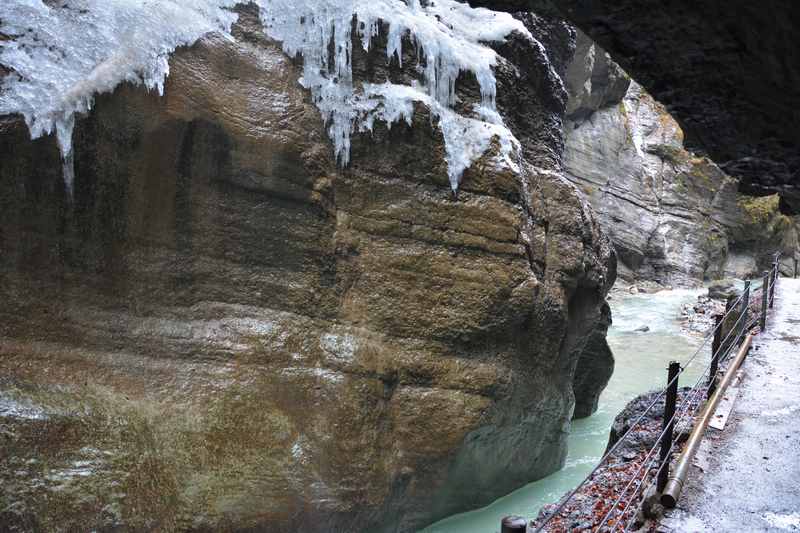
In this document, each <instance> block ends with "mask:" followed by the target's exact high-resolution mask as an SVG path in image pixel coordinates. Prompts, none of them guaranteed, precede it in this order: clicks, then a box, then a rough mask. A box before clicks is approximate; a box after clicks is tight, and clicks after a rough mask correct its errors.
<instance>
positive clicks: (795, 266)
mask: <svg viewBox="0 0 800 533" xmlns="http://www.w3.org/2000/svg"><path fill="white" fill-rule="evenodd" d="M794 277H795V278H797V257H795V258H794Z"/></svg>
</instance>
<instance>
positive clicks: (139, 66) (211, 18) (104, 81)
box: [0, 0, 533, 191]
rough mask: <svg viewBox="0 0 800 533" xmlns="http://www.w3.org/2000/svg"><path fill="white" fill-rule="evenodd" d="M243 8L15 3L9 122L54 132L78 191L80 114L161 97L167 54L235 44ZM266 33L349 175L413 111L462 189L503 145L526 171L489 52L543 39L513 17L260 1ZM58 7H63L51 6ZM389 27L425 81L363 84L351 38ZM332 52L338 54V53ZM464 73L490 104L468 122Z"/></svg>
mask: <svg viewBox="0 0 800 533" xmlns="http://www.w3.org/2000/svg"><path fill="white" fill-rule="evenodd" d="M238 3H240V0H180V1H178V0H160V1H158V2H151V1H146V0H71V1H69V2H67V1H61V2H48V3H47V4H45V3H44V2H43V1H42V0H6V1H4V2H3V3H2V4H0V33H2V34H5V35H7V36H9V37H11V39H10V40H7V41H0V65H4V66H6V67H8V68H10V69H12V71H13V72H12V74H11V75H9V76H7V77H6V78H5V79H4V80H3V83H2V86H0V114H11V113H19V114H21V115H23V116H24V117H25V121H26V123H27V124H28V128H29V129H30V133H31V136H32V137H33V138H37V137H40V136H42V135H45V134H49V133H52V132H54V131H55V133H56V135H57V137H58V141H59V146H60V147H61V152H62V156H63V158H64V162H65V165H64V168H65V171H64V180H65V184H66V187H67V190H68V191H71V189H72V179H73V178H72V164H71V157H72V130H73V127H74V122H75V114H76V113H85V112H87V111H88V110H89V109H91V106H92V103H93V98H94V95H96V94H98V93H103V92H109V91H112V90H113V89H114V88H115V87H117V86H118V85H119V84H121V83H123V82H133V83H141V84H144V85H145V86H147V87H148V88H149V89H151V90H158V91H159V93H162V92H163V87H164V80H165V78H166V76H167V75H168V74H169V64H168V58H169V55H170V54H171V53H172V52H174V51H175V49H176V48H178V47H179V46H183V45H191V44H193V43H194V42H196V41H197V40H198V39H199V38H200V37H202V36H203V35H205V34H206V33H209V32H220V33H222V34H223V35H226V36H228V37H230V33H229V32H230V28H231V25H232V24H233V23H234V22H235V21H236V18H237V16H236V14H235V13H234V12H233V11H231V9H230V8H232V7H233V6H234V5H235V4H238ZM254 3H256V4H257V5H258V6H259V8H260V14H261V20H262V23H263V24H264V28H265V31H266V32H267V34H268V35H269V36H270V37H271V38H273V39H275V40H277V41H280V42H281V43H282V47H283V50H284V52H285V53H286V54H288V55H290V56H298V55H300V56H302V58H303V61H304V66H303V76H302V78H301V79H300V83H301V84H302V85H303V86H304V87H305V88H306V89H308V90H309V91H310V92H311V95H312V97H313V100H314V102H315V104H316V106H317V108H318V109H319V111H320V113H321V114H322V116H323V118H324V119H325V121H326V123H327V124H328V133H329V135H330V137H331V140H332V141H333V144H334V148H335V151H336V156H337V158H338V160H339V162H340V163H341V164H342V165H347V164H348V162H349V157H350V135H351V134H352V133H353V132H354V131H361V132H364V131H371V129H372V125H373V123H374V121H375V120H382V121H386V122H387V123H388V124H389V125H390V126H391V124H392V123H394V122H397V121H399V120H405V121H407V122H409V123H410V120H411V114H412V112H413V104H414V103H415V102H418V103H421V104H423V105H426V106H427V107H428V108H429V109H430V110H431V112H432V115H433V116H434V117H436V118H437V119H438V121H439V127H440V128H441V130H442V134H443V136H444V140H445V144H446V153H447V163H448V175H449V179H450V184H451V187H452V188H453V190H456V189H457V188H458V185H459V181H460V179H461V175H462V173H463V172H464V170H465V169H466V168H468V167H469V166H470V165H471V164H472V163H473V162H474V161H475V160H476V159H478V158H479V157H481V156H482V155H483V154H484V153H485V151H486V150H487V149H488V148H489V146H490V145H491V142H492V139H494V138H497V139H498V140H499V142H500V147H501V154H500V157H501V159H502V160H503V161H504V162H505V163H506V164H508V165H509V166H510V167H511V168H516V165H515V162H514V159H515V156H514V153H515V151H516V149H517V148H518V146H519V143H518V141H517V140H516V139H515V138H514V136H513V134H512V133H511V132H510V131H509V130H508V129H507V128H506V127H505V125H504V124H503V121H502V119H501V118H500V116H499V114H498V113H497V112H496V111H495V91H496V81H495V77H494V74H493V72H492V68H493V67H494V66H496V64H497V61H498V56H497V54H496V53H495V52H494V51H493V50H492V49H491V48H489V47H488V46H486V45H485V44H483V43H487V42H502V41H503V40H504V39H505V38H506V36H507V35H509V34H510V33H512V32H514V31H516V32H519V33H520V34H522V35H523V36H525V37H527V38H529V39H533V37H532V36H531V34H530V33H529V32H528V30H527V29H526V28H525V26H524V25H523V24H522V23H521V22H519V21H517V20H516V19H514V18H513V17H511V15H509V14H507V13H497V12H493V11H490V10H487V9H483V8H477V9H475V8H471V7H469V6H468V5H466V4H462V3H459V2H457V1H455V0H435V1H429V2H427V3H426V5H422V4H421V3H420V0H256V1H255V2H254ZM51 6H53V7H51ZM382 23H383V24H384V25H385V26H384V27H386V28H388V30H387V31H388V45H387V48H386V53H387V61H389V62H392V61H398V62H400V61H402V46H403V39H404V38H408V39H409V40H410V41H411V43H412V44H413V46H415V48H416V51H417V57H418V63H417V69H418V70H419V72H420V73H421V74H422V82H421V83H418V84H415V85H396V84H390V83H386V84H381V85H375V84H360V83H357V82H356V81H354V80H353V74H352V64H351V60H352V52H353V51H352V46H353V34H352V32H353V30H354V29H355V31H356V32H357V37H358V38H359V39H358V40H359V41H360V43H361V45H362V46H363V48H364V49H365V50H368V49H369V47H370V44H371V40H372V38H373V37H375V36H377V35H378V33H379V31H380V30H381V28H382V26H381V24H382ZM330 50H333V53H332V54H330V53H329V51H330ZM462 72H470V73H472V74H474V75H475V77H476V79H477V80H478V83H479V85H480V90H481V103H480V105H476V106H473V108H472V109H471V110H470V111H469V114H470V116H465V115H462V114H459V113H457V112H456V111H454V110H453V106H454V104H455V103H456V93H455V84H456V79H457V78H458V76H459V74H460V73H462Z"/></svg>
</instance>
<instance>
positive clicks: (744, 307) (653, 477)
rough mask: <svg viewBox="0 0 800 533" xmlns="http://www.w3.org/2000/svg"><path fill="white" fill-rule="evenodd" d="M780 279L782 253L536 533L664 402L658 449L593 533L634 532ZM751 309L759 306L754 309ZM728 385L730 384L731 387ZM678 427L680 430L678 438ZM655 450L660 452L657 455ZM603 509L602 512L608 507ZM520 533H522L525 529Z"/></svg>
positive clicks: (674, 367) (761, 319)
mask: <svg viewBox="0 0 800 533" xmlns="http://www.w3.org/2000/svg"><path fill="white" fill-rule="evenodd" d="M779 276H780V263H779V254H775V256H774V258H773V262H772V267H771V268H770V270H769V271H765V272H764V278H763V282H762V286H761V287H760V288H759V289H758V290H757V291H753V292H754V294H753V296H756V293H758V292H759V291H760V295H758V296H760V298H753V299H752V301H751V294H750V293H751V290H750V287H751V283H750V281H749V280H748V281H746V282H745V287H744V290H743V291H742V294H741V295H740V296H739V297H738V298H737V299H736V300H735V301H733V302H732V303H730V304H728V306H727V307H726V311H725V313H724V314H723V315H717V316H716V317H715V319H716V320H715V325H714V328H713V329H712V330H711V331H710V332H709V333H708V334H707V335H706V336H705V338H704V339H703V341H702V343H701V344H700V346H699V347H698V348H697V350H696V351H695V352H694V354H692V356H691V357H689V358H688V359H687V360H686V362H685V363H683V364H682V365H681V364H679V363H677V362H674V361H673V362H671V363H670V365H669V369H668V376H667V384H666V386H665V387H664V388H663V389H661V390H660V391H659V392H658V394H656V396H655V398H654V399H653V400H652V401H651V402H650V403H649V404H648V405H647V407H646V408H645V409H644V411H643V412H642V413H640V414H639V415H638V417H637V418H636V419H635V420H634V422H633V423H632V424H631V425H630V426H629V427H628V429H627V430H626V431H625V432H624V433H623V434H622V436H621V437H620V438H619V439H617V441H616V442H615V443H614V444H613V445H612V446H611V447H610V448H609V449H608V451H606V453H605V454H604V455H603V457H602V458H601V459H600V461H599V462H598V464H597V466H595V467H594V469H592V471H591V472H590V473H589V475H588V476H586V477H585V478H584V479H583V480H582V481H581V482H580V483H579V484H578V486H576V487H575V488H574V489H573V490H572V491H570V493H569V494H568V495H567V496H566V497H565V498H563V499H562V500H561V501H560V502H559V504H558V506H557V507H556V508H555V509H554V510H553V511H552V512H549V513H547V515H546V516H545V517H544V519H543V520H542V521H541V523H539V524H537V525H535V526H534V528H533V529H532V530H533V531H534V533H540V532H543V531H549V529H548V526H550V525H551V524H552V522H553V521H554V520H555V519H556V518H558V517H559V516H561V514H562V513H563V512H564V510H565V509H566V508H567V506H568V505H569V504H570V503H571V502H572V501H573V500H574V498H575V496H576V495H577V494H578V493H579V492H580V491H581V489H582V488H583V487H584V486H586V485H587V483H589V482H590V481H591V480H592V479H593V478H594V476H595V475H596V474H597V472H598V471H600V470H601V469H602V468H603V467H604V465H606V464H607V463H608V461H609V459H610V458H612V457H613V456H614V455H615V453H616V452H617V451H618V450H619V449H620V448H621V446H622V444H623V443H624V442H626V440H627V439H629V438H630V437H631V435H633V434H634V431H635V430H636V429H637V428H640V427H641V426H640V425H641V424H642V423H643V421H644V420H645V417H646V416H647V415H648V413H650V412H651V411H652V410H653V409H654V407H655V406H656V405H657V404H658V402H659V400H661V398H665V402H664V416H663V423H662V430H661V433H660V434H659V435H658V437H657V438H656V441H655V445H653V446H652V447H651V448H650V449H649V450H648V451H647V453H646V454H645V456H644V457H643V458H642V459H641V460H640V461H639V464H638V468H637V469H636V471H635V472H634V473H633V474H632V475H631V477H630V480H629V481H628V483H627V484H626V485H625V486H624V488H623V489H622V490H621V491H620V492H618V493H617V494H616V498H615V499H614V501H613V503H612V504H611V505H610V506H609V507H608V510H607V511H606V512H605V514H604V515H603V516H602V518H601V519H600V520H599V521H595V523H593V524H592V526H591V529H592V530H593V531H604V532H605V531H608V532H610V531H629V530H630V528H631V526H632V525H633V524H634V523H635V521H636V517H637V516H638V514H639V513H638V509H639V504H640V502H641V501H642V495H643V494H644V493H646V492H647V491H648V490H650V487H652V486H653V484H654V483H655V484H656V488H657V492H658V493H661V492H662V491H664V489H665V485H666V484H667V481H668V479H669V472H670V463H671V460H672V454H673V452H674V451H675V449H676V447H677V446H678V445H679V443H681V442H682V439H683V437H684V435H685V434H686V433H687V432H688V431H689V430H690V429H691V428H692V427H693V421H694V419H695V417H696V416H697V414H698V412H699V411H700V409H701V408H702V407H703V406H704V405H706V402H705V401H704V399H706V400H708V399H710V398H712V395H713V394H714V392H715V390H716V387H717V379H718V375H719V369H720V367H721V366H722V365H724V363H725V362H726V361H727V360H728V358H729V356H730V354H731V353H732V352H733V350H734V348H735V347H736V346H738V345H739V344H740V343H741V342H742V339H745V337H746V335H747V333H748V332H749V331H750V330H751V329H752V328H753V327H755V326H756V325H758V326H760V329H761V330H762V331H764V330H765V329H766V321H767V313H768V309H772V307H773V304H774V300H775V286H776V285H777V281H778V278H779ZM758 300H760V301H758ZM751 304H756V305H755V307H753V305H751ZM758 304H760V305H758ZM759 307H760V308H759ZM731 322H732V324H731ZM726 329H727V331H726ZM723 335H724V337H723ZM709 341H712V347H711V359H710V361H709V362H708V364H707V365H706V366H705V368H704V369H703V370H702V372H701V373H700V376H699V377H698V379H697V381H696V382H695V383H694V385H693V386H692V387H691V388H690V389H688V390H686V391H684V392H683V393H682V395H681V396H682V401H681V403H680V405H676V404H677V400H678V397H679V394H678V382H679V379H680V376H681V374H683V373H684V372H686V370H687V369H688V368H689V367H690V366H691V365H692V364H696V361H697V357H698V356H699V354H700V353H701V352H702V350H703V349H704V348H705V346H706V345H707V344H708V342H709ZM746 341H747V342H746V343H745V344H747V345H748V347H749V338H747V339H746ZM741 350H745V351H746V347H745V345H743V346H742V348H741ZM741 350H740V351H741ZM743 357H744V355H741V354H737V358H736V359H737V360H740V359H742V358H743ZM724 384H725V385H727V383H724ZM721 392H723V391H720V393H721ZM717 401H718V400H717ZM701 418H702V417H701ZM675 428H680V432H679V434H678V435H676V434H675ZM703 429H705V428H703ZM701 437H702V435H701ZM657 450H658V451H659V452H660V453H656V451H657ZM670 481H671V480H670ZM600 501H603V500H600ZM623 502H624V503H623ZM601 509H604V507H603V508H601ZM502 529H503V533H506V532H511V531H518V530H516V529H511V528H506V526H505V525H504V526H503V528H502ZM564 529H565V530H566V529H569V528H564ZM561 530H562V529H560V528H559V529H555V531H561ZM519 531H524V529H522V530H519Z"/></svg>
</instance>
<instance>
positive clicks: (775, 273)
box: [769, 260, 778, 309]
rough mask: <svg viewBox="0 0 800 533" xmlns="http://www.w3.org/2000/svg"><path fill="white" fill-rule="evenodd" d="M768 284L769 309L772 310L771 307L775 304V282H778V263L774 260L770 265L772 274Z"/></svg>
mask: <svg viewBox="0 0 800 533" xmlns="http://www.w3.org/2000/svg"><path fill="white" fill-rule="evenodd" d="M770 280H771V281H770V284H769V308H770V309H772V305H773V304H774V303H775V282H776V281H778V261H777V260H775V262H774V263H772V273H771V274H770Z"/></svg>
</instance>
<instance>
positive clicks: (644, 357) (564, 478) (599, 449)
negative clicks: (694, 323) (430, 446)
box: [423, 290, 708, 533]
mask: <svg viewBox="0 0 800 533" xmlns="http://www.w3.org/2000/svg"><path fill="white" fill-rule="evenodd" d="M701 292H703V291H701V290H673V291H662V292H659V293H656V294H636V295H628V294H624V295H620V294H617V295H615V296H614V298H613V299H612V300H611V301H610V302H609V303H610V304H611V310H612V317H613V324H612V326H611V328H610V329H609V332H608V342H609V344H610V346H611V349H612V350H613V352H614V357H615V359H616V365H615V369H614V375H613V376H612V377H611V381H609V383H608V387H607V388H606V389H605V391H604V392H603V394H602V396H601V397H600V403H599V407H598V410H597V412H596V413H595V414H593V415H592V416H590V417H588V418H585V419H583V420H576V421H574V422H573V423H572V429H571V432H570V436H569V440H568V443H569V451H568V455H567V460H566V464H565V465H564V468H562V469H561V470H559V471H558V472H556V473H554V474H551V475H550V476H548V477H546V478H544V479H540V480H539V481H535V482H533V483H530V484H528V485H525V486H524V487H522V488H520V489H518V490H517V491H515V492H512V493H511V494H508V495H507V496H504V497H502V498H500V499H499V500H497V501H495V502H494V503H492V504H491V505H489V506H487V507H484V508H482V509H477V510H474V511H470V512H467V513H462V514H459V515H455V516H452V517H449V518H447V519H445V520H442V521H440V522H437V523H436V524H433V525H432V526H429V527H427V528H426V529H424V530H423V533H494V532H496V531H499V529H500V520H501V519H502V518H503V517H504V516H508V515H519V516H525V517H528V518H532V517H534V516H536V514H537V513H538V512H539V509H540V508H541V507H542V506H544V505H546V504H548V503H553V502H556V501H557V500H558V499H559V498H560V497H561V496H562V495H563V494H565V493H566V492H567V491H569V490H571V489H572V488H574V487H575V486H576V485H577V484H578V483H580V482H581V480H582V479H583V478H584V477H586V476H587V475H588V474H589V472H590V471H591V470H592V468H594V466H595V465H596V464H597V462H598V461H599V460H600V458H601V457H602V454H603V452H604V451H605V447H606V444H607V443H608V432H609V429H610V427H611V423H612V422H613V420H614V417H615V416H616V415H617V414H618V413H619V412H620V411H621V410H622V409H623V408H624V407H625V405H626V404H627V403H628V402H629V401H630V400H632V399H633V398H634V397H635V396H637V395H639V394H641V393H643V392H647V391H650V390H653V389H657V388H660V387H663V386H664V385H665V382H666V375H667V371H666V368H667V365H668V363H669V361H671V360H676V361H681V362H683V361H686V360H687V359H688V358H689V357H690V356H691V355H692V354H693V353H694V352H695V351H696V350H697V347H698V346H699V345H700V343H701V340H702V339H701V338H700V337H699V336H697V335H690V334H686V333H684V332H682V331H681V328H680V323H679V320H678V317H679V315H680V308H681V306H682V305H683V304H684V303H689V302H694V301H696V299H697V296H698V295H699V294H700V293H701ZM643 325H646V326H648V327H649V328H650V331H648V332H646V333H641V332H635V331H634V330H635V329H636V328H638V327H639V326H643ZM707 351H708V349H707V348H705V349H704V353H702V354H701V356H700V357H698V360H697V363H696V364H693V365H691V366H690V367H689V368H688V369H687V371H686V373H685V374H684V375H685V376H686V377H685V378H684V377H681V380H680V385H681V386H683V385H689V384H694V381H695V380H696V378H697V376H699V375H700V372H701V371H702V370H703V368H704V367H705V363H706V362H707V360H708V354H707V353H705V352H707ZM701 363H702V364H701Z"/></svg>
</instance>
